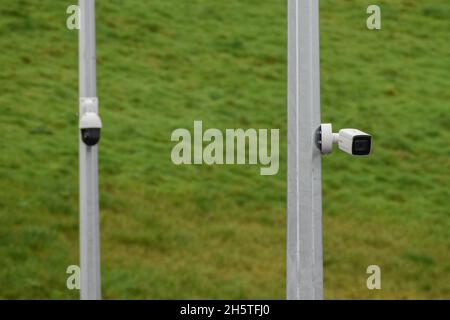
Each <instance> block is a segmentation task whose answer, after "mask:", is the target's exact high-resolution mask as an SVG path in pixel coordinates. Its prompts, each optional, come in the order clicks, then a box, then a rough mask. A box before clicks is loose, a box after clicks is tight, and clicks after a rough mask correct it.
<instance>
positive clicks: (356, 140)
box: [316, 123, 372, 156]
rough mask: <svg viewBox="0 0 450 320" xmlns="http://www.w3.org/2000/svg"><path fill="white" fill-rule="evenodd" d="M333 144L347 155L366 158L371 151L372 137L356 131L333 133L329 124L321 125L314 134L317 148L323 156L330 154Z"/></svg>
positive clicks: (343, 130)
mask: <svg viewBox="0 0 450 320" xmlns="http://www.w3.org/2000/svg"><path fill="white" fill-rule="evenodd" d="M333 144H337V145H338V146H339V149H341V150H342V151H344V152H346V153H348V154H351V155H355V156H367V155H369V154H370V152H371V151H372V136H371V135H370V134H367V133H365V132H362V131H361V130H358V129H342V130H339V133H333V127H332V125H331V124H330V123H325V124H321V125H320V127H319V128H318V130H317V133H316V145H317V147H318V148H319V150H320V151H321V152H322V153H323V154H330V153H331V152H332V151H333Z"/></svg>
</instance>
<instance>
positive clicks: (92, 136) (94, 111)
mask: <svg viewBox="0 0 450 320" xmlns="http://www.w3.org/2000/svg"><path fill="white" fill-rule="evenodd" d="M79 128H80V131H81V140H82V141H83V142H84V143H85V144H86V145H87V146H89V147H92V146H95V145H97V144H98V143H99V141H100V134H101V129H102V120H101V119H100V117H99V115H98V99H97V98H81V99H80V123H79Z"/></svg>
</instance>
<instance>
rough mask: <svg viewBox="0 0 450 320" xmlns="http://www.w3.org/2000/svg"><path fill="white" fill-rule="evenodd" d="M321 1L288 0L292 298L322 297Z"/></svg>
mask: <svg viewBox="0 0 450 320" xmlns="http://www.w3.org/2000/svg"><path fill="white" fill-rule="evenodd" d="M319 125H320V58H319V0H288V195H287V202H288V205H287V207H288V209H287V211H288V212H287V278H286V286H287V290H286V291H287V299H305V300H315V299H323V265H322V264H323V258H322V173H321V154H320V151H319V150H318V149H317V148H316V146H315V131H316V129H317V128H318V127H319Z"/></svg>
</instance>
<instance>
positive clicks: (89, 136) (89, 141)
mask: <svg viewBox="0 0 450 320" xmlns="http://www.w3.org/2000/svg"><path fill="white" fill-rule="evenodd" d="M81 140H83V142H84V143H85V144H86V145H88V146H89V147H93V146H95V145H96V144H98V142H99V141H100V129H99V128H95V129H81Z"/></svg>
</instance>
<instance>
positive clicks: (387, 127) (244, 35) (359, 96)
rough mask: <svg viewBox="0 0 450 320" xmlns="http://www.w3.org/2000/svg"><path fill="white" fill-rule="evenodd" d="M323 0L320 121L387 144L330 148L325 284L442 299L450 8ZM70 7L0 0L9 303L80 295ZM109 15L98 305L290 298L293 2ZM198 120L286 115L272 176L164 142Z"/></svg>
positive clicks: (413, 0)
mask: <svg viewBox="0 0 450 320" xmlns="http://www.w3.org/2000/svg"><path fill="white" fill-rule="evenodd" d="M320 3H321V13H320V14H321V68H322V70H321V74H322V75H321V76H322V120H323V122H333V124H334V126H335V128H342V127H347V126H352V127H356V128H361V129H362V130H364V131H367V132H370V133H373V135H374V141H375V148H374V153H373V155H372V156H371V157H368V158H350V157H349V156H348V155H346V154H343V153H340V152H335V153H334V154H333V155H332V156H331V157H328V158H325V159H324V161H323V179H324V181H323V188H324V190H323V198H324V199H323V200H324V202H323V206H324V273H325V297H326V298H328V299H343V298H351V299H352V298H368V299H380V298H387V299H392V298H400V299H414V298H419V299H424V298H447V299H448V298H450V254H449V252H450V234H449V231H450V209H449V205H448V201H449V198H450V192H449V169H450V161H449V154H450V148H449V140H450V134H449V123H450V116H449V98H450V94H449V87H450V77H449V71H450V59H449V55H450V44H449V42H450V38H449V30H450V3H449V2H448V1H447V0H432V1H418V0H398V1H356V0H347V1H340V2H336V1H331V0H321V1H320ZM71 4H76V3H75V1H72V2H70V1H50V0H41V1H34V0H16V1H6V0H0V17H1V18H0V48H1V50H0V128H1V133H2V137H1V138H0V298H3V299H6V298H62V299H70V298H78V292H76V291H69V290H68V289H66V286H65V285H66V278H67V275H66V273H65V271H66V268H67V267H68V266H69V265H72V264H78V250H79V248H78V137H77V132H78V131H77V124H78V123H77V122H78V120H77V114H76V113H77V108H78V105H77V101H78V91H77V89H78V69H77V68H78V58H77V48H78V42H77V37H78V35H77V31H69V30H67V28H66V26H65V24H66V19H67V15H66V9H67V7H68V6H69V5H71ZM369 4H379V5H380V6H381V9H382V30H380V31H369V30H367V28H366V19H367V17H368V15H367V14H366V8H367V6H368V5H369ZM97 18H98V19H97V28H98V30H97V38H98V39H97V40H98V44H97V45H98V86H99V92H98V95H99V97H100V101H101V116H102V119H103V123H104V129H103V138H102V142H101V146H100V175H101V176H100V177H101V178H100V179H101V181H100V191H101V230H102V242H101V245H102V276H103V279H102V280H103V283H102V288H103V296H104V298H107V299H118V298H125V299H131V298H133V299H137V298H146V299H161V298H170V299H172V298H180V299H184V298H213V299H215V298H224V299H226V298H236V299H241V298H276V299H283V298H284V297H285V231H286V228H285V216H286V164H285V163H286V121H287V119H286V90H287V89H286V68H287V66H286V63H287V61H286V56H287V52H286V2H285V1H256V0H246V1H242V0H227V1H212V0H210V1H206V0H191V1H173V0H170V1H169V0H152V1H144V0H132V1H131V0H130V1H119V0H111V1H102V0H98V1H97ZM194 120H203V124H204V127H208V128H219V129H225V128H240V127H241V128H280V130H281V131H280V136H281V137H282V138H281V147H280V153H281V158H280V163H281V167H280V173H279V174H278V175H276V176H272V177H267V176H266V177H262V176H260V175H259V168H258V167H255V166H213V167H208V166H180V167H177V166H174V165H173V164H172V162H171V160H170V152H171V149H172V147H173V145H174V144H173V143H171V142H170V135H171V133H172V131H173V130H174V129H176V128H192V126H193V121H194ZM191 130H192V129H191ZM371 264H377V265H379V266H380V267H381V270H382V290H378V291H369V290H368V289H367V288H366V279H367V276H368V275H366V268H367V266H369V265H371Z"/></svg>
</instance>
